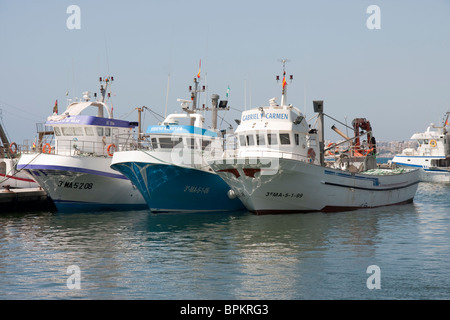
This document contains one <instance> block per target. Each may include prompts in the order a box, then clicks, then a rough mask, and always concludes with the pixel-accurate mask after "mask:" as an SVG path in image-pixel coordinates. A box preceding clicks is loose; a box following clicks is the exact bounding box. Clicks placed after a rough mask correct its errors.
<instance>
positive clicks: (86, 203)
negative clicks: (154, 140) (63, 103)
mask: <svg viewBox="0 0 450 320" xmlns="http://www.w3.org/2000/svg"><path fill="white" fill-rule="evenodd" d="M113 80H114V78H113V77H106V78H100V83H101V85H100V92H101V95H100V99H96V98H97V94H96V93H94V98H95V100H94V101H91V97H90V93H89V92H87V91H86V92H84V93H83V99H82V100H81V101H76V102H73V103H70V104H69V105H68V106H67V109H66V110H65V112H63V113H62V114H58V112H57V110H55V112H54V113H53V114H52V115H51V116H49V117H48V118H47V122H46V123H45V125H44V126H43V128H45V129H40V130H38V132H39V135H40V139H39V144H38V146H37V151H38V152H36V153H30V154H23V155H22V157H21V158H20V161H19V163H18V165H17V168H18V169H20V170H24V171H27V172H28V173H29V174H31V175H32V176H33V178H34V179H35V180H36V181H37V182H38V183H39V184H40V185H41V186H42V188H43V189H44V190H45V191H46V192H47V193H48V195H49V196H50V197H51V199H52V200H53V202H54V204H55V206H56V208H57V210H58V211H61V212H68V211H102V210H129V209H146V205H145V201H144V199H143V197H142V195H141V194H140V193H139V190H137V189H136V187H135V186H134V185H133V184H132V183H131V181H130V180H128V179H127V178H126V177H125V176H124V175H122V174H120V173H118V172H117V171H114V170H112V169H111V168H110V163H111V158H112V155H113V153H114V152H115V151H116V150H118V148H119V147H120V146H119V144H118V142H117V139H116V137H117V136H118V135H119V134H121V135H130V134H131V131H132V130H133V128H135V127H136V126H137V125H138V123H137V122H130V121H125V120H119V119H114V118H113V114H112V108H110V107H109V106H108V105H107V103H106V100H107V98H108V97H109V96H110V93H108V95H107V90H108V86H110V84H111V82H112V81H113ZM55 107H56V108H57V103H55ZM89 113H91V114H92V113H93V114H95V115H89ZM105 113H106V114H105ZM45 137H49V138H47V139H45Z"/></svg>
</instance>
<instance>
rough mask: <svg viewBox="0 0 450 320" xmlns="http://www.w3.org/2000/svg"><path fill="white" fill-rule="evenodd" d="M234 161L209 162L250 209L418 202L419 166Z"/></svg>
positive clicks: (318, 208) (284, 210)
mask: <svg viewBox="0 0 450 320" xmlns="http://www.w3.org/2000/svg"><path fill="white" fill-rule="evenodd" d="M234 160H235V161H233V163H223V162H224V161H222V160H218V161H214V160H213V161H210V162H209V163H210V165H211V167H212V168H213V169H214V171H216V172H217V173H218V174H219V175H220V176H221V177H222V179H224V180H225V182H226V183H227V184H228V185H229V186H230V188H231V189H232V190H233V192H234V193H235V194H236V195H237V196H238V197H239V199H240V200H241V201H242V202H243V203H244V205H245V206H246V208H247V209H248V210H249V211H252V212H255V213H257V214H265V213H289V212H311V211H325V212H330V211H344V210H353V209H358V208H373V207H380V206H388V205H396V204H404V203H409V202H412V201H413V198H414V195H415V193H416V190H417V187H418V182H419V177H418V170H411V171H410V172H407V173H401V174H393V175H373V174H362V173H356V174H355V173H354V174H352V173H349V172H345V171H342V170H337V169H331V168H326V167H322V166H319V165H315V164H309V163H307V162H303V161H296V160H292V159H283V158H280V159H276V158H272V159H269V158H264V159H262V160H261V159H260V158H246V159H244V158H242V159H239V158H238V159H234ZM228 161H229V162H231V160H230V159H228ZM271 161H272V162H271ZM262 163H263V164H262ZM235 170H236V171H235Z"/></svg>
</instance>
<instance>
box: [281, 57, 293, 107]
mask: <svg viewBox="0 0 450 320" xmlns="http://www.w3.org/2000/svg"><path fill="white" fill-rule="evenodd" d="M278 61H280V62H281V63H282V64H283V80H282V83H281V87H282V89H281V106H282V107H283V106H286V92H287V88H286V85H287V82H286V68H285V67H286V62H289V60H288V59H279V60H278ZM289 79H290V80H291V81H292V79H293V77H292V75H291V76H290V77H289ZM278 80H280V77H279V76H277V81H278Z"/></svg>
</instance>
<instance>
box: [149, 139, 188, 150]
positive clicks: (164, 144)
mask: <svg viewBox="0 0 450 320" xmlns="http://www.w3.org/2000/svg"><path fill="white" fill-rule="evenodd" d="M153 139H154V138H153ZM153 139H152V140H153ZM179 143H181V138H159V147H160V148H163V149H172V148H173V147H175V146H176V145H177V144H179Z"/></svg>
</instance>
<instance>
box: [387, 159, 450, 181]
mask: <svg viewBox="0 0 450 320" xmlns="http://www.w3.org/2000/svg"><path fill="white" fill-rule="evenodd" d="M434 159H445V157H442V156H436V157H426V156H395V157H394V158H393V159H392V162H393V163H395V164H396V165H397V166H401V167H409V168H411V167H412V168H419V177H420V181H423V182H437V183H450V171H449V168H447V167H442V168H439V167H430V163H431V160H434Z"/></svg>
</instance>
